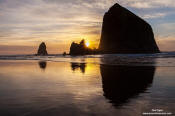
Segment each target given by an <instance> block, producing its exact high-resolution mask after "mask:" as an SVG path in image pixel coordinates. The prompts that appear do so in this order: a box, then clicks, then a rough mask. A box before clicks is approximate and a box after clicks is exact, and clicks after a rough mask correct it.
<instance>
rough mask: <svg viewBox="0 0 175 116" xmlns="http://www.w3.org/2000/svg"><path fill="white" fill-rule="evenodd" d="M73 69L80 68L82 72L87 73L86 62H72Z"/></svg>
mask: <svg viewBox="0 0 175 116" xmlns="http://www.w3.org/2000/svg"><path fill="white" fill-rule="evenodd" d="M71 68H72V70H73V71H75V70H77V69H80V70H81V72H82V73H85V68H86V63H71Z"/></svg>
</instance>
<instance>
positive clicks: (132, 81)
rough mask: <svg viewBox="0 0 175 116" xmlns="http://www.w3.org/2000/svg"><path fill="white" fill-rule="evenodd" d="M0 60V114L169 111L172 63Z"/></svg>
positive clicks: (109, 115) (99, 115) (125, 115)
mask: <svg viewBox="0 0 175 116" xmlns="http://www.w3.org/2000/svg"><path fill="white" fill-rule="evenodd" d="M0 64H1V67H0V92H1V95H0V116H12V115H13V116H21V115H27V116H35V115H36V116H39V115H42V116H48V115H52V116H58V115H59V116H72V115H75V116H90V115H94V116H115V115H119V116H133V114H134V115H135V116H140V115H141V113H142V112H145V111H150V109H153V108H163V109H164V110H165V111H174V102H173V101H175V98H174V96H175V93H174V88H175V87H174V85H175V83H174V82H175V81H174V80H175V78H174V75H175V73H174V70H175V68H174V67H168V68H167V67H154V66H129V65H127V66H117V65H105V64H101V65H100V64H93V63H86V64H85V63H78V64H77V63H70V62H52V61H47V62H44V61H42V62H38V61H33V60H31V61H30V60H25V61H22V60H14V61H13V60H12V61H10V60H4V61H1V60H0ZM41 69H42V70H41ZM155 69H156V73H155ZM43 70H44V73H43ZM154 73H155V74H154ZM84 77H86V78H84ZM153 79H154V83H153ZM167 106H172V107H167ZM64 111H66V112H64Z"/></svg>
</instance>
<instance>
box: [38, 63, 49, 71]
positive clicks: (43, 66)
mask: <svg viewBox="0 0 175 116" xmlns="http://www.w3.org/2000/svg"><path fill="white" fill-rule="evenodd" d="M38 64H39V67H40V68H41V69H43V70H45V68H46V67H47V62H46V61H39V62H38Z"/></svg>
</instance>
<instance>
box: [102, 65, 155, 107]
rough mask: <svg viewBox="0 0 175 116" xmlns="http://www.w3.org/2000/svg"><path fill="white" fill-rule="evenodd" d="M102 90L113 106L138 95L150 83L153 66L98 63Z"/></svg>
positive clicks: (152, 76)
mask: <svg viewBox="0 0 175 116" xmlns="http://www.w3.org/2000/svg"><path fill="white" fill-rule="evenodd" d="M100 72H101V76H102V86H103V92H104V94H103V95H104V96H105V98H106V99H108V100H110V103H112V104H113V106H115V107H119V106H122V105H123V104H126V103H128V102H129V101H130V99H132V98H137V97H139V94H141V93H144V92H145V91H146V90H147V89H148V88H149V87H150V86H151V84H152V82H153V78H154V73H155V67H154V66H117V65H100Z"/></svg>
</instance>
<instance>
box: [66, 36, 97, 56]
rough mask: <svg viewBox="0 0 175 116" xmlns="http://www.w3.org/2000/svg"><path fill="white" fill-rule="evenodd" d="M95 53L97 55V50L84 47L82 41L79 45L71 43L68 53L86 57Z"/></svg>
mask: <svg viewBox="0 0 175 116" xmlns="http://www.w3.org/2000/svg"><path fill="white" fill-rule="evenodd" d="M97 53H98V50H97V49H91V48H88V47H87V46H86V45H85V41H84V39H83V40H81V42H80V43H75V42H72V44H71V47H70V52H69V54H70V55H88V54H97Z"/></svg>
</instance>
